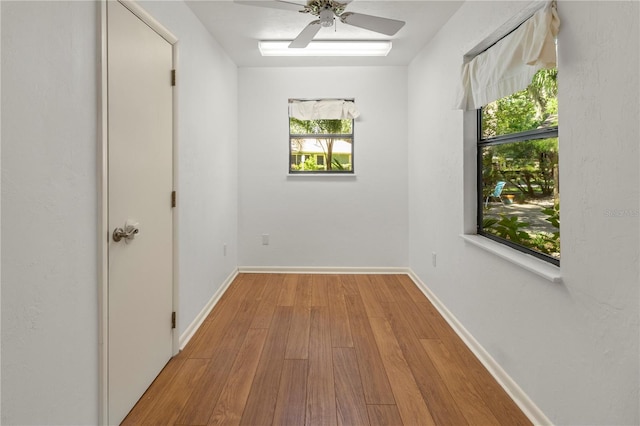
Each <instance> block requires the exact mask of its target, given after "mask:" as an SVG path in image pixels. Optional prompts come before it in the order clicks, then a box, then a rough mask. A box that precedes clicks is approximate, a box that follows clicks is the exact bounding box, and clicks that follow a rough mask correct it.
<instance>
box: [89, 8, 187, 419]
mask: <svg viewBox="0 0 640 426" xmlns="http://www.w3.org/2000/svg"><path fill="white" fill-rule="evenodd" d="M107 1H118V2H119V3H121V4H122V5H123V6H124V7H126V8H127V9H128V10H129V11H130V12H131V13H133V14H134V15H135V16H137V17H138V18H139V19H140V20H141V21H142V22H144V23H145V24H146V25H148V26H149V27H150V28H151V29H152V30H154V31H155V32H156V33H157V34H158V35H159V36H160V37H162V38H163V39H165V40H166V41H167V42H168V43H169V44H171V46H172V66H173V69H174V70H177V65H178V38H177V37H176V36H174V35H173V34H172V33H171V32H170V31H169V30H167V29H166V28H165V27H164V26H163V25H162V24H161V23H159V22H158V21H157V20H156V19H155V18H153V17H152V16H151V15H150V14H149V13H148V12H147V11H145V10H144V9H143V8H142V7H140V5H138V4H137V3H136V2H135V1H133V0H100V11H99V19H100V37H99V41H100V58H99V59H100V65H99V70H98V72H99V85H100V89H99V105H98V113H99V119H98V123H99V126H100V127H99V130H98V139H99V140H98V159H97V160H98V173H99V176H98V368H99V371H98V424H101V425H106V424H107V423H108V413H109V383H108V377H109V340H108V337H109V241H110V238H111V230H110V229H109V173H108V172H109V168H108V166H109V164H108V159H109V151H108V148H109V133H108V132H109V114H108V111H109V104H108V68H107V67H108V63H107ZM176 89H177V85H175V86H173V87H172V94H173V102H172V103H173V106H172V107H173V117H172V118H173V134H172V139H173V189H174V191H177V188H178V108H177V105H178V91H177V90H176ZM176 204H177V203H176ZM179 212H180V209H179V208H178V206H177V205H176V207H174V209H173V226H172V228H173V311H174V312H176V328H175V329H173V330H172V340H173V341H172V354H173V355H176V354H177V353H178V352H179V333H178V330H179V328H178V326H179V322H178V321H179V320H178V318H179V315H178V296H179V294H178V288H179V280H178V278H179V273H178V272H179V270H178V266H179V262H178V254H179V252H178V247H179V246H178V222H179V220H178V219H179ZM140 396H142V395H140Z"/></svg>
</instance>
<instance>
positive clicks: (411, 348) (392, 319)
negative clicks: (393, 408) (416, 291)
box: [383, 302, 467, 426]
mask: <svg viewBox="0 0 640 426" xmlns="http://www.w3.org/2000/svg"><path fill="white" fill-rule="evenodd" d="M383 306H384V309H385V312H386V316H387V320H388V321H389V323H390V324H391V328H392V329H393V332H394V335H395V336H396V338H397V340H398V344H399V345H400V349H401V350H402V354H403V355H404V358H405V360H406V361H407V364H408V365H409V368H410V369H411V372H412V373H413V378H414V379H415V381H416V384H417V385H418V388H419V389H420V393H421V394H422V397H423V398H424V400H425V402H426V404H427V407H428V408H429V412H430V413H431V415H432V417H433V419H434V420H435V422H436V424H451V425H456V426H464V425H466V424H467V420H466V418H465V417H464V416H463V415H462V412H461V411H460V409H459V408H458V405H457V404H456V402H455V400H454V398H453V397H452V396H451V393H450V392H449V389H448V388H447V386H446V385H445V383H444V382H443V381H442V379H441V377H440V375H439V373H438V369H437V368H436V367H435V366H434V365H433V363H432V362H431V359H430V358H429V357H428V356H425V355H426V354H425V352H424V348H423V347H422V344H421V343H420V340H419V339H418V337H416V335H415V333H414V331H413V328H412V327H411V324H410V323H409V320H408V319H407V318H406V317H405V315H404V312H403V305H400V304H399V303H393V302H392V303H385V304H383Z"/></svg>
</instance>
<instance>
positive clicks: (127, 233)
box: [113, 223, 140, 244]
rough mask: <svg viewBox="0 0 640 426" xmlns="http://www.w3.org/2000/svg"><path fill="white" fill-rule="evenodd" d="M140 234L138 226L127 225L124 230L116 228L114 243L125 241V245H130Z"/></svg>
mask: <svg viewBox="0 0 640 426" xmlns="http://www.w3.org/2000/svg"><path fill="white" fill-rule="evenodd" d="M139 232H140V229H138V224H137V223H136V224H129V223H127V224H125V225H124V228H116V229H114V230H113V241H115V242H116V243H117V242H120V241H122V240H124V242H125V243H127V244H128V243H129V242H130V241H131V240H133V239H134V238H135V236H136V234H138V233H139Z"/></svg>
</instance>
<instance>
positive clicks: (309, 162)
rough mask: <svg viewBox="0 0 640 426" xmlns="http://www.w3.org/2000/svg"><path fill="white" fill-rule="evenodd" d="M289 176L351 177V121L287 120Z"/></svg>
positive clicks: (291, 118)
mask: <svg viewBox="0 0 640 426" xmlns="http://www.w3.org/2000/svg"><path fill="white" fill-rule="evenodd" d="M289 142H290V143H289V147H290V148H289V172H290V173H353V120H298V119H297V118H293V117H290V118H289Z"/></svg>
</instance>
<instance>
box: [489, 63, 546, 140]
mask: <svg viewBox="0 0 640 426" xmlns="http://www.w3.org/2000/svg"><path fill="white" fill-rule="evenodd" d="M557 78H558V71H557V69H550V70H546V69H543V70H540V71H538V73H536V75H535V76H534V77H533V80H532V83H531V85H530V86H529V87H528V88H527V89H526V90H523V91H521V92H517V93H514V94H513V95H511V96H507V97H504V98H502V99H498V100H497V101H494V102H491V103H490V104H487V105H485V106H484V107H482V139H489V138H493V137H496V136H502V135H509V134H513V133H519V132H526V131H529V130H535V129H545V128H550V127H556V126H558V100H557V92H558V82H557Z"/></svg>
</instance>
